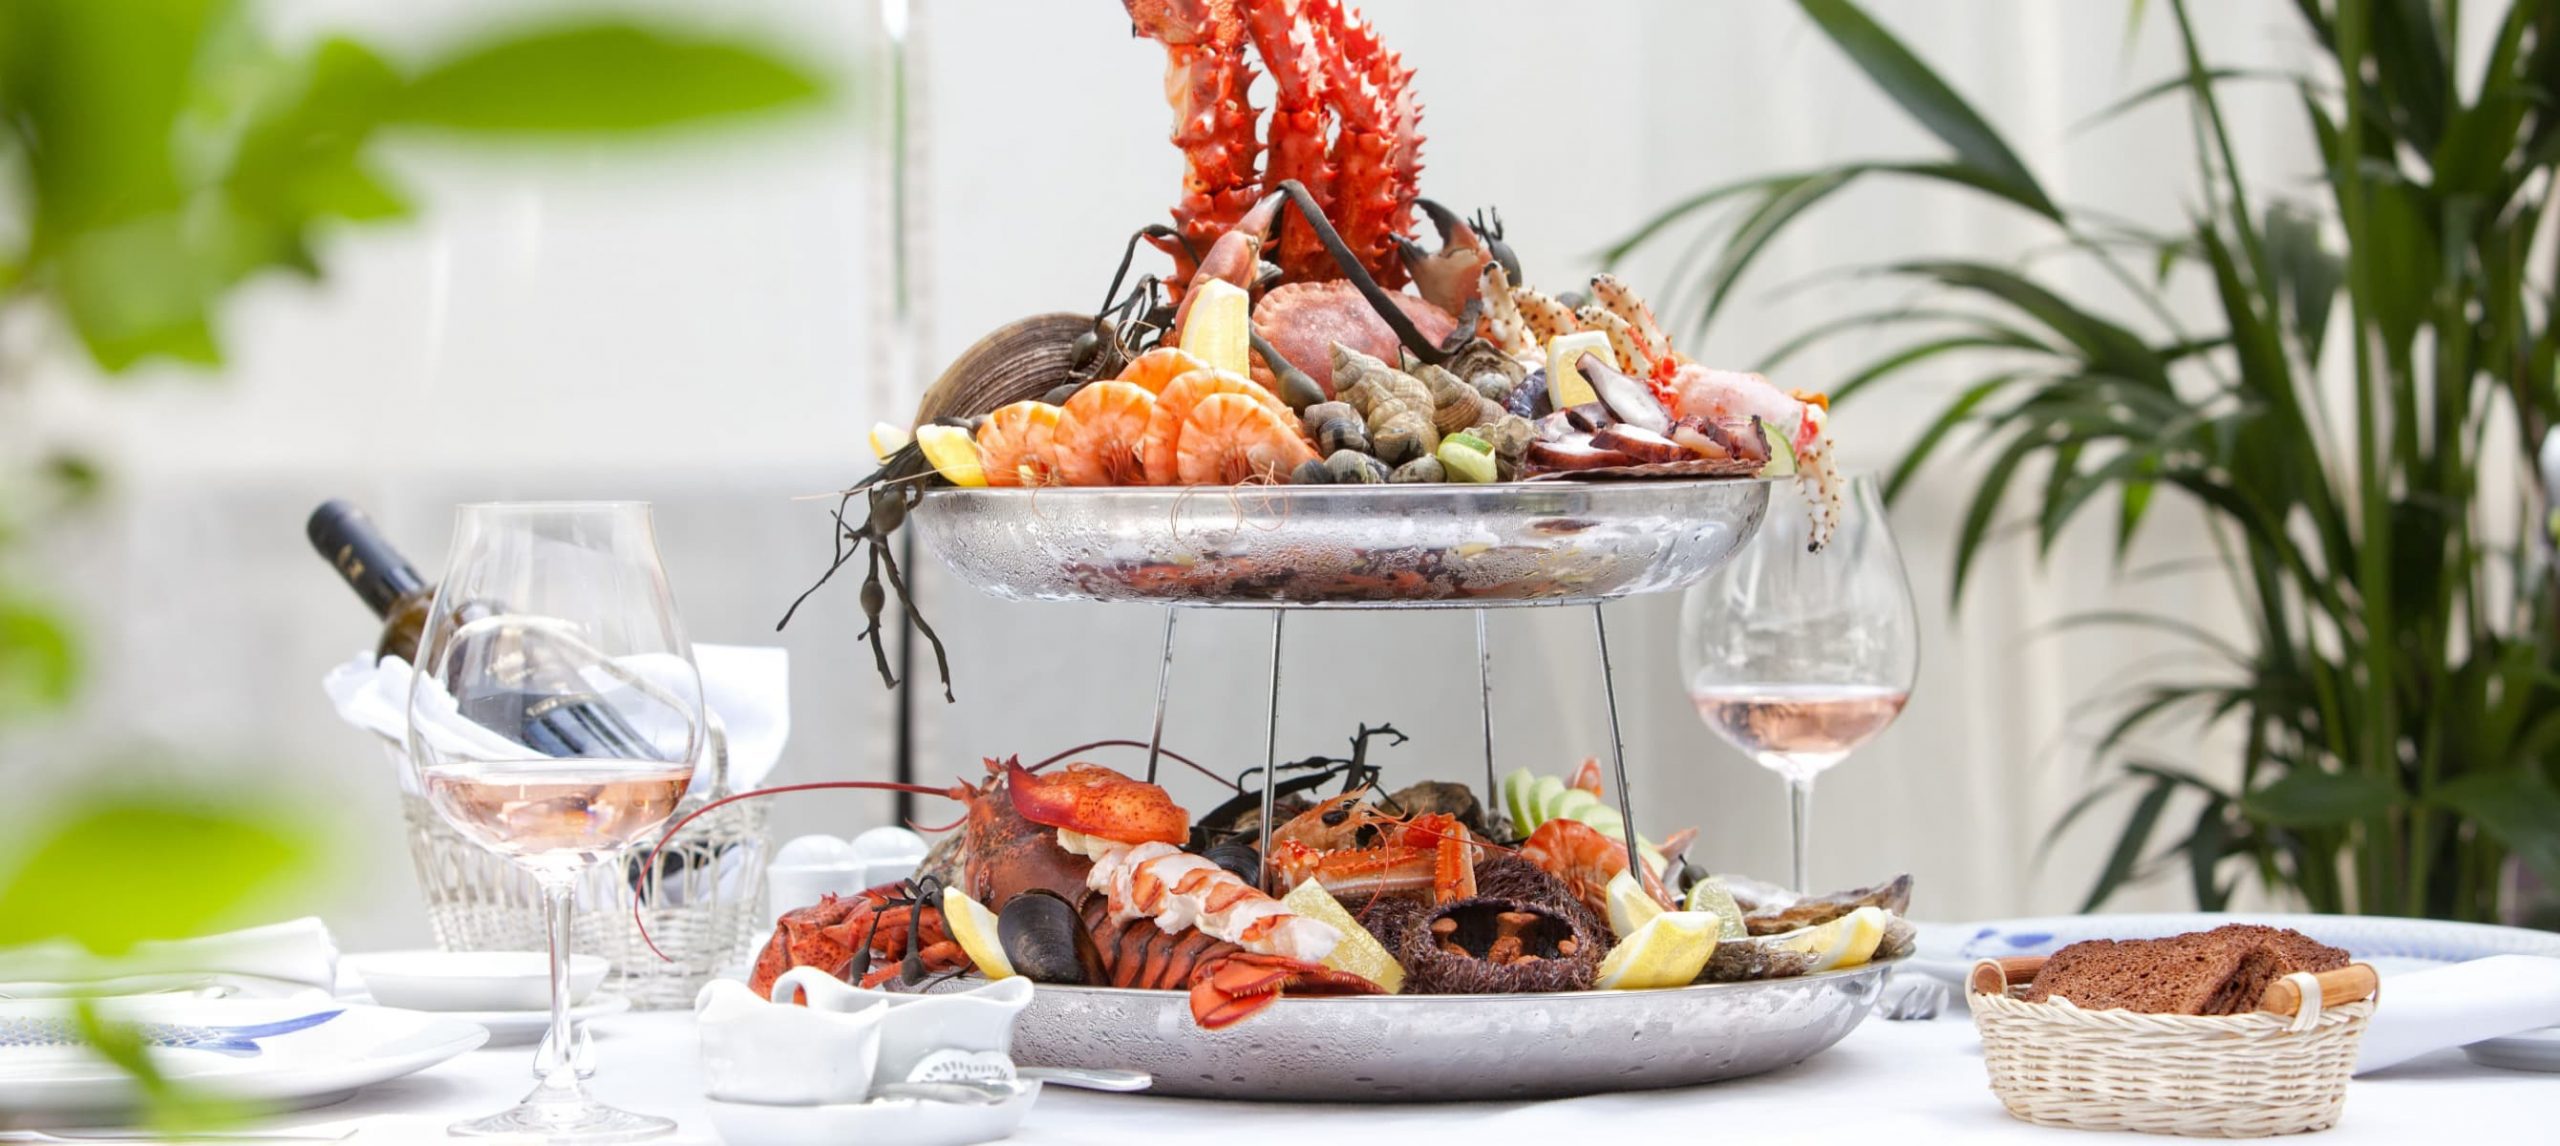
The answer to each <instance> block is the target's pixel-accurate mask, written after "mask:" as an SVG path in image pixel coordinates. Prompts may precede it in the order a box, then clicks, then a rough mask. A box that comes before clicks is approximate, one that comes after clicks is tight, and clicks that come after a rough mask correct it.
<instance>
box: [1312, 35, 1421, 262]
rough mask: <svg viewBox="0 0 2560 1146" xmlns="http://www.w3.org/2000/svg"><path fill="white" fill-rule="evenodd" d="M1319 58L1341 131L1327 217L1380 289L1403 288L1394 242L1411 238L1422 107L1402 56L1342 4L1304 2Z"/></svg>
mask: <svg viewBox="0 0 2560 1146" xmlns="http://www.w3.org/2000/svg"><path fill="white" fill-rule="evenodd" d="M1307 4H1308V11H1309V12H1310V13H1311V16H1312V21H1313V23H1314V24H1315V26H1316V29H1317V36H1318V39H1319V41H1321V42H1324V43H1327V44H1328V45H1329V50H1328V51H1326V52H1325V54H1324V57H1325V58H1324V66H1325V98H1326V102H1328V103H1329V104H1331V105H1332V107H1333V110H1334V114H1335V115H1336V116H1338V117H1339V118H1340V120H1341V124H1342V128H1341V130H1340V131H1339V132H1338V133H1336V135H1335V137H1334V141H1333V152H1332V155H1331V159H1332V167H1333V178H1334V194H1333V196H1332V197H1331V201H1330V202H1328V203H1327V204H1326V208H1327V210H1326V214H1328V215H1330V216H1332V218H1333V222H1334V226H1335V228H1336V229H1337V230H1339V231H1341V232H1342V237H1343V239H1344V240H1345V241H1347V242H1348V243H1349V244H1350V245H1351V249H1352V250H1354V251H1356V252H1358V253H1359V256H1360V262H1361V265H1362V266H1365V267H1367V268H1368V269H1369V274H1370V275H1371V277H1373V278H1376V279H1377V280H1378V282H1379V284H1380V285H1382V286H1385V287H1387V288H1388V289H1390V290H1392V289H1395V288H1397V287H1401V286H1403V285H1404V281H1405V273H1404V263H1403V260H1402V259H1401V258H1399V257H1398V255H1397V251H1396V242H1395V240H1396V239H1397V238H1399V237H1407V238H1409V237H1411V236H1412V234H1413V197H1414V194H1415V188H1416V183H1417V180H1418V178H1419V176H1420V174H1421V171H1422V162H1421V156H1422V135H1421V132H1420V130H1419V126H1418V125H1419V122H1420V118H1421V109H1420V108H1419V107H1418V106H1417V105H1416V104H1415V103H1414V99H1413V93H1412V89H1411V86H1410V84H1409V81H1410V80H1412V78H1413V69H1411V68H1408V67H1406V66H1405V64H1404V57H1403V56H1402V55H1401V54H1399V53H1396V52H1391V51H1388V50H1387V49H1386V46H1385V45H1384V44H1382V43H1380V42H1379V40H1378V31H1377V29H1376V28H1374V27H1371V26H1370V24H1369V22H1368V20H1366V19H1364V18H1362V17H1361V16H1360V15H1359V14H1358V13H1357V12H1354V11H1351V10H1349V9H1347V8H1345V7H1344V6H1343V4H1342V3H1341V0H1307Z"/></svg>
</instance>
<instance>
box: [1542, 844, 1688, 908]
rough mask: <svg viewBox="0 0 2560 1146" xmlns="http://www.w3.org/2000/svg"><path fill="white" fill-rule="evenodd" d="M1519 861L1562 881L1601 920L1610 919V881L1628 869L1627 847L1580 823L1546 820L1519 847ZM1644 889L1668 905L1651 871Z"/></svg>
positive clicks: (1664, 894)
mask: <svg viewBox="0 0 2560 1146" xmlns="http://www.w3.org/2000/svg"><path fill="white" fill-rule="evenodd" d="M1520 858H1521V859H1524V860H1527V861H1529V862H1530V863H1533V864H1536V865H1538V866H1539V867H1540V868H1542V869H1544V870H1545V871H1546V873H1547V874H1548V875H1551V876H1554V877H1556V878H1557V879H1560V880H1562V881H1564V885H1565V887H1566V889H1568V890H1570V891H1572V892H1573V897H1574V898H1575V899H1578V900H1581V901H1582V905H1583V906H1585V907H1588V908H1590V909H1591V911H1592V914H1594V915H1597V916H1599V917H1600V918H1602V919H1607V918H1608V917H1609V881H1610V880H1613V879H1616V878H1618V876H1619V875H1620V874H1621V873H1623V872H1625V871H1626V870H1627V845H1625V844H1622V843H1619V842H1618V841H1616V840H1613V839H1610V838H1609V837H1607V836H1604V835H1601V834H1600V832H1599V830H1598V829H1596V828H1594V827H1592V826H1591V825H1589V824H1586V823H1583V822H1582V821H1580V820H1549V821H1547V822H1546V823H1543V824H1540V825H1538V830H1537V831H1534V832H1531V833H1529V838H1528V839H1527V840H1524V841H1522V842H1521V844H1520ZM1644 882H1645V885H1646V886H1645V890H1646V891H1647V892H1649V893H1651V894H1652V895H1653V897H1654V899H1655V900H1656V901H1659V902H1663V903H1665V904H1668V902H1669V900H1670V896H1669V895H1668V894H1666V893H1665V892H1664V891H1663V890H1662V885H1661V883H1660V882H1659V881H1657V880H1656V879H1655V878H1654V875H1653V873H1652V872H1651V871H1647V872H1645V880H1644Z"/></svg>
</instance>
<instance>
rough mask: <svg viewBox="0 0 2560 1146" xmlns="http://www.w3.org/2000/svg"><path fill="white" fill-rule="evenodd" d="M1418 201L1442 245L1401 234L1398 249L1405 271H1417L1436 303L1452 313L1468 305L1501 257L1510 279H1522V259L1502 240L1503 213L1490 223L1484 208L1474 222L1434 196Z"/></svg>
mask: <svg viewBox="0 0 2560 1146" xmlns="http://www.w3.org/2000/svg"><path fill="white" fill-rule="evenodd" d="M1414 206H1416V207H1419V208H1421V209H1422V213H1423V215H1424V216H1425V217H1427V218H1429V219H1430V220H1431V227H1432V229H1433V230H1436V231H1438V232H1440V249H1439V250H1438V251H1430V250H1426V249H1424V248H1423V246H1422V244H1420V243H1417V242H1414V241H1413V240H1411V239H1405V238H1398V239H1397V240H1396V250H1397V252H1398V253H1399V254H1401V255H1402V256H1403V258H1404V269H1405V273H1406V274H1408V275H1410V276H1412V278H1413V285H1414V289H1415V290H1417V291H1420V292H1421V294H1422V297H1423V298H1424V299H1425V300H1427V301H1429V302H1430V303H1431V304H1432V305H1433V306H1437V307H1439V308H1440V309H1442V310H1445V311H1448V312H1449V313H1451V314H1456V313H1458V312H1459V311H1462V310H1465V309H1466V306H1467V303H1468V301H1469V300H1471V299H1473V298H1474V297H1475V293H1476V290H1477V287H1478V284H1479V283H1480V282H1481V281H1482V277H1483V274H1484V267H1485V264H1486V263H1489V262H1498V263H1501V264H1502V269H1503V273H1505V274H1507V275H1509V276H1510V277H1511V281H1513V282H1519V281H1520V261H1519V259H1518V257H1517V256H1515V255H1513V254H1512V253H1511V248H1510V246H1509V245H1507V244H1505V243H1504V242H1503V241H1502V221H1501V216H1499V215H1495V216H1494V217H1493V223H1492V225H1491V226H1489V227H1488V226H1486V225H1485V223H1484V219H1485V216H1484V215H1481V214H1479V215H1478V216H1476V221H1475V222H1473V223H1470V222H1468V221H1467V220H1466V219H1463V218H1460V217H1459V215H1458V213H1457V212H1455V211H1452V210H1450V209H1448V208H1447V207H1444V206H1441V205H1440V204H1438V203H1435V202H1432V201H1431V200H1429V199H1416V200H1414Z"/></svg>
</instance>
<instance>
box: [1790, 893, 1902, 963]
mask: <svg viewBox="0 0 2560 1146" xmlns="http://www.w3.org/2000/svg"><path fill="white" fill-rule="evenodd" d="M1885 919H1886V915H1885V910H1884V909H1883V908H1881V907H1874V906H1869V907H1861V908H1858V909H1857V910H1855V911H1852V912H1850V913H1849V914H1847V915H1843V916H1841V917H1840V918H1838V919H1834V920H1832V921H1831V922H1829V923H1817V924H1814V925H1813V926H1811V927H1799V928H1797V929H1795V930H1793V931H1790V932H1787V933H1786V934H1784V935H1780V936H1777V937H1775V938H1772V939H1771V940H1770V941H1769V942H1770V943H1771V944H1772V945H1774V946H1777V947H1781V948H1784V949H1786V950H1789V951H1801V952H1803V953H1805V954H1807V955H1811V956H1813V967H1812V969H1813V970H1816V971H1837V970H1839V969H1840V968H1842V967H1855V966H1858V965H1859V964H1862V963H1865V962H1866V961H1867V960H1869V959H1873V958H1875V956H1876V946H1877V945H1878V944H1881V943H1883V942H1884V924H1885Z"/></svg>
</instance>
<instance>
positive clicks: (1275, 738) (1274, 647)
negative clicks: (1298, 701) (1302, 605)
mask: <svg viewBox="0 0 2560 1146" xmlns="http://www.w3.org/2000/svg"><path fill="white" fill-rule="evenodd" d="M1288 617H1289V611H1288V610H1287V609H1273V610H1271V727H1270V731H1268V732H1266V733H1264V735H1263V739H1262V886H1263V887H1264V888H1265V889H1268V888H1269V887H1270V886H1271V817H1272V814H1273V807H1274V804H1275V803H1276V800H1275V798H1274V796H1275V793H1276V791H1277V787H1278V783H1279V776H1280V622H1282V621H1284V620H1287V619H1288Z"/></svg>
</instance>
